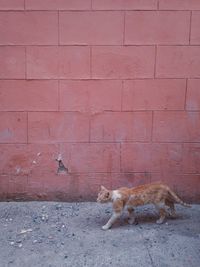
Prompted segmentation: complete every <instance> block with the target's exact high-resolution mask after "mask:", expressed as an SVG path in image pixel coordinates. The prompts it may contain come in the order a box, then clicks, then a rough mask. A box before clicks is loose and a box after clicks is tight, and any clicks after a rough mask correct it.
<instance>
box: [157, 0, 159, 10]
mask: <svg viewBox="0 0 200 267" xmlns="http://www.w3.org/2000/svg"><path fill="white" fill-rule="evenodd" d="M157 10H160V0H157Z"/></svg>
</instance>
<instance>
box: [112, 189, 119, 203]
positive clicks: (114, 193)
mask: <svg viewBox="0 0 200 267" xmlns="http://www.w3.org/2000/svg"><path fill="white" fill-rule="evenodd" d="M119 198H121V194H120V193H119V191H118V190H114V191H113V192H112V200H113V201H115V200H117V199H119Z"/></svg>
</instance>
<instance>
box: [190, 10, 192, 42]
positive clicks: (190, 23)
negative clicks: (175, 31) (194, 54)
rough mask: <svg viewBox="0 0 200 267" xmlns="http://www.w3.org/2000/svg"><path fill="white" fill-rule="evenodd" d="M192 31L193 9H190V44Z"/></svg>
mask: <svg viewBox="0 0 200 267" xmlns="http://www.w3.org/2000/svg"><path fill="white" fill-rule="evenodd" d="M191 33H192V11H190V27H189V45H190V43H191Z"/></svg>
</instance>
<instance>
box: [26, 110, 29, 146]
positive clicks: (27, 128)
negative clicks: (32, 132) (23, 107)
mask: <svg viewBox="0 0 200 267" xmlns="http://www.w3.org/2000/svg"><path fill="white" fill-rule="evenodd" d="M28 115H29V112H28V111H27V126H26V131H27V144H29V123H28V122H29V119H28V118H29V116H28Z"/></svg>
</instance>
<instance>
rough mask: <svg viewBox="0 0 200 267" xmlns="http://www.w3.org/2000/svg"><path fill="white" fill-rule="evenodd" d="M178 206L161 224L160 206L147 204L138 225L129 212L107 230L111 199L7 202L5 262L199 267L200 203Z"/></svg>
mask: <svg viewBox="0 0 200 267" xmlns="http://www.w3.org/2000/svg"><path fill="white" fill-rule="evenodd" d="M176 210H177V218H176V219H168V220H167V222H166V223H164V224H163V225H157V224H155V220H156V218H157V215H156V212H155V210H154V208H152V207H151V206H148V207H144V208H142V207H141V208H138V209H137V218H138V222H139V224H138V225H132V226H130V225H128V224H127V222H126V221H125V220H124V219H125V215H126V213H125V214H124V216H122V218H121V219H120V220H119V222H118V223H116V224H115V225H114V227H113V228H112V229H111V230H108V231H103V230H101V226H102V225H103V224H104V223H105V222H106V221H107V220H108V218H109V217H110V215H111V206H110V205H109V204H105V205H101V204H97V203H56V202H21V203H19V202H18V203H16V202H12V203H5V202H1V203H0V267H7V266H14V267H21V266H23V267H32V266H33V267H38V266H44V267H54V266H56V267H65V266H66V267H68V266H73V267H76V266H88V267H89V266H91V267H94V266H98V267H99V266H105V267H106V266H122V267H126V266H127V267H128V266H130V267H134V266H137V267H142V266H144V267H148V266H150V267H151V266H152V267H158V266H159V267H167V266H170V267H172V266H176V267H199V266H200V205H193V206H192V208H190V209H189V208H183V207H180V206H179V205H177V206H176Z"/></svg>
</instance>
